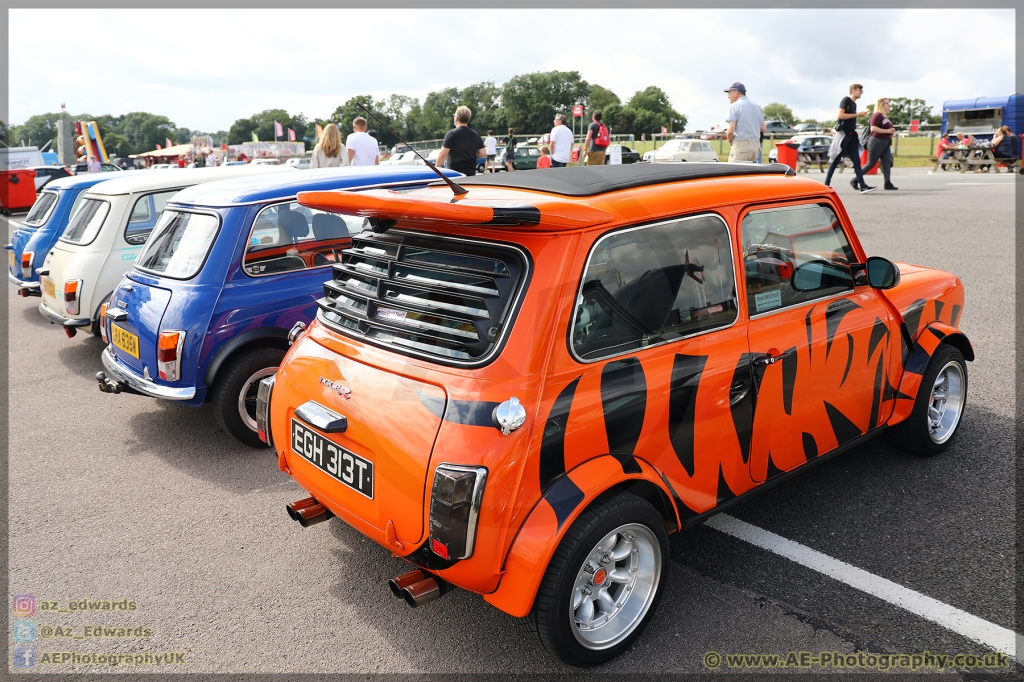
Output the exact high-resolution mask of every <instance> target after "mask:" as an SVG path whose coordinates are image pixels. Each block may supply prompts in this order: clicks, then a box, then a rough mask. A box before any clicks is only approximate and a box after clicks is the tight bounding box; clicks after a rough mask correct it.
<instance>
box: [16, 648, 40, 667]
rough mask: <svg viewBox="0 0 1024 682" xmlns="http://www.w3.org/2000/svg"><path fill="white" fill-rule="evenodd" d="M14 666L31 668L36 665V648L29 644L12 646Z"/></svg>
mask: <svg viewBox="0 0 1024 682" xmlns="http://www.w3.org/2000/svg"><path fill="white" fill-rule="evenodd" d="M12 658H13V659H14V667H15V668H33V667H35V665H36V650H35V647H31V646H16V647H14V656H13V657H12Z"/></svg>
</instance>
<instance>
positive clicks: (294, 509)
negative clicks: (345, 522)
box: [285, 497, 334, 528]
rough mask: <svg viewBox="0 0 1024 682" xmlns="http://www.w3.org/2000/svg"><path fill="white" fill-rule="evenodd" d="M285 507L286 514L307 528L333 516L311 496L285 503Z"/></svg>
mask: <svg viewBox="0 0 1024 682" xmlns="http://www.w3.org/2000/svg"><path fill="white" fill-rule="evenodd" d="M285 509H286V510H287V511H288V516H289V517H291V519H292V520H293V521H298V522H299V525H300V526H302V527H303V528H309V527H310V526H314V525H316V524H318V523H321V522H323V521H326V520H327V519H329V518H331V517H332V516H334V514H332V513H331V512H330V511H328V510H327V508H326V507H324V506H323V505H322V504H320V503H319V502H317V501H316V500H315V499H314V498H312V497H307V498H306V499H304V500H299V501H298V502H292V503H291V504H288V505H285Z"/></svg>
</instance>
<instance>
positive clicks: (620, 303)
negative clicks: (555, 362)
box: [570, 215, 737, 361]
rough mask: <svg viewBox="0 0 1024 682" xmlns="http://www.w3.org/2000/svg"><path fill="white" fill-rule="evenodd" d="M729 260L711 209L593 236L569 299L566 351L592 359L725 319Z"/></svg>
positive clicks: (729, 303) (731, 295)
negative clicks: (572, 306) (572, 303)
mask: <svg viewBox="0 0 1024 682" xmlns="http://www.w3.org/2000/svg"><path fill="white" fill-rule="evenodd" d="M732 263H733V260H732V249H731V247H730V243H729V232H728V230H727V229H726V226H725V223H724V222H723V221H722V219H721V218H719V217H718V216H716V215H703V216H695V217H692V218H683V219H680V220H673V221H671V222H668V223H661V224H658V225H651V226H649V227H643V228H637V229H630V230H624V231H620V232H613V233H611V234H609V235H607V236H605V237H603V238H601V239H600V240H599V241H598V242H597V244H596V245H595V246H594V249H593V251H592V252H591V255H590V260H589V261H588V263H587V269H586V272H585V273H584V276H583V286H582V288H581V290H580V295H579V297H578V299H577V303H576V312H575V316H574V319H573V325H572V334H571V338H570V343H571V344H572V350H573V352H574V354H575V355H576V357H578V358H579V359H581V360H584V361H586V360H597V359H599V358H605V357H610V356H612V355H618V354H620V353H628V352H631V351H635V350H638V349H640V348H644V347H646V346H650V345H654V344H659V343H665V342H668V341H673V340H676V339H679V338H682V337H684V336H689V335H692V334H696V333H699V332H705V331H708V330H711V329H716V328H718V327H725V326H728V325H730V324H732V323H733V322H734V321H735V320H736V316H737V305H736V285H735V279H734V274H733V266H732Z"/></svg>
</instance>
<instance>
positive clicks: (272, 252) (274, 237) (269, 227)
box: [242, 201, 363, 277]
mask: <svg viewBox="0 0 1024 682" xmlns="http://www.w3.org/2000/svg"><path fill="white" fill-rule="evenodd" d="M362 226H363V219H362V218H354V217H351V216H340V215H336V214H334V213H327V212H324V211H316V210H313V209H310V208H307V207H305V206H299V205H298V203H296V202H294V201H292V202H289V203H287V204H276V205H274V206H268V207H267V208H265V209H263V210H262V211H260V213H259V215H257V216H256V220H254V221H253V224H252V230H251V231H250V232H249V243H248V244H247V245H246V247H245V256H244V257H243V258H242V269H243V270H245V272H246V274H249V275H254V276H257V277H259V276H263V275H276V274H279V273H282V272H290V271H293V270H306V269H308V268H317V267H321V266H324V265H333V264H334V263H340V262H341V251H342V249H347V248H348V247H349V246H351V245H352V241H351V239H352V235H354V234H359V233H360V232H361V231H362V229H363V227H362Z"/></svg>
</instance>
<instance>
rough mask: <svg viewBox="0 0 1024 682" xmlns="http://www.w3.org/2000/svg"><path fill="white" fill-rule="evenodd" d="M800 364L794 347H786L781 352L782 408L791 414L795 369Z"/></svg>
mask: <svg viewBox="0 0 1024 682" xmlns="http://www.w3.org/2000/svg"><path fill="white" fill-rule="evenodd" d="M799 365H800V363H799V358H797V355H796V347H795V346H794V347H793V348H788V349H786V351H785V352H784V353H783V354H782V409H784V410H785V411H786V414H788V415H792V414H793V389H794V388H796V369H797V367H798V366H799Z"/></svg>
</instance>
